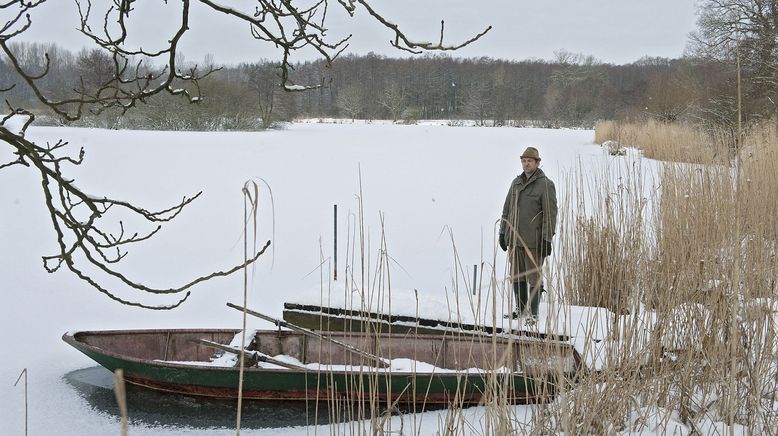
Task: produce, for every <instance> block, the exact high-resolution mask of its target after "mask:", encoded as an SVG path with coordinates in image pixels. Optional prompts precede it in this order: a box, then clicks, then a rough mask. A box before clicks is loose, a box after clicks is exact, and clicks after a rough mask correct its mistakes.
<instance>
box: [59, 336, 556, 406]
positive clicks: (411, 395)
mask: <svg viewBox="0 0 778 436" xmlns="http://www.w3.org/2000/svg"><path fill="white" fill-rule="evenodd" d="M144 332H156V333H157V334H159V331H137V333H138V334H143V333H144ZM180 332H193V333H191V334H192V335H193V336H208V333H213V332H215V330H203V331H183V330H179V331H174V333H173V334H177V333H180ZM218 332H219V334H213V335H212V336H211V337H213V336H219V335H221V336H222V337H223V336H225V335H227V336H228V335H231V334H234V333H236V331H231V330H224V331H218ZM99 333H102V334H105V332H81V333H74V334H67V333H66V334H65V335H63V340H65V342H67V343H69V344H70V345H72V346H73V347H75V348H76V349H78V350H79V351H81V352H83V353H84V354H86V355H87V356H89V357H90V358H91V359H93V360H94V361H96V362H97V363H99V364H100V365H102V366H104V367H105V368H107V369H109V370H110V371H115V370H116V369H118V368H121V369H122V370H123V371H124V376H125V379H126V380H127V381H128V382H130V383H133V384H136V385H139V386H145V387H148V388H151V389H157V390H161V391H167V392H175V393H181V394H187V395H202V396H210V397H228V398H229V397H236V396H237V386H238V382H239V369H238V368H234V367H221V366H209V365H205V364H203V365H197V364H189V363H184V364H182V363H171V362H168V361H160V360H155V359H141V358H135V357H132V356H124V355H122V354H120V353H117V352H114V351H110V350H106V349H101V348H99V347H97V346H94V345H90V344H88V343H86V342H85V341H82V340H79V336H86V335H90V334H93V335H94V334H99ZM109 334H110V332H109ZM123 334H125V335H126V334H127V332H123ZM168 335H170V333H168ZM222 341H223V342H224V340H223V339H222ZM167 347H168V345H166V348H167ZM167 352H168V350H167V349H166V350H165V354H167ZM359 368H361V369H360V370H358V371H340V370H332V371H330V370H308V369H306V370H300V371H297V370H289V369H271V368H259V367H249V368H245V371H244V381H243V386H244V387H243V396H244V398H251V399H279V400H305V399H309V400H310V399H320V400H340V399H354V400H357V399H365V400H367V399H375V398H376V397H377V398H378V399H380V400H382V401H392V402H394V401H399V402H403V403H411V402H424V403H444V404H450V403H462V404H471V403H475V402H478V401H480V400H481V399H482V398H483V396H484V395H485V394H487V393H490V392H491V393H497V392H499V393H500V394H499V395H501V397H500V398H504V399H506V400H508V401H510V402H513V403H517V402H528V401H532V402H537V401H544V400H547V399H549V398H551V397H553V395H554V390H555V389H554V383H553V380H554V379H555V378H552V377H536V378H530V377H527V376H526V374H518V373H505V372H486V373H468V372H461V371H458V372H439V373H423V372H417V373H410V372H405V373H404V372H388V371H386V370H380V369H376V368H372V367H359Z"/></svg>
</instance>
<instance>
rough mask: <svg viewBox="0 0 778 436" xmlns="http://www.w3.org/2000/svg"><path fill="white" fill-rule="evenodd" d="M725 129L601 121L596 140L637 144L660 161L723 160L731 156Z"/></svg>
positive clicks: (595, 132)
mask: <svg viewBox="0 0 778 436" xmlns="http://www.w3.org/2000/svg"><path fill="white" fill-rule="evenodd" d="M726 137H727V135H724V134H723V132H707V131H705V130H703V129H701V128H698V127H695V126H692V125H689V124H668V123H661V122H658V121H654V120H649V121H643V122H638V121H610V120H607V121H599V122H597V123H596V124H595V126H594V141H595V142H596V143H597V144H602V143H604V142H606V141H615V142H616V143H618V144H619V146H621V147H635V148H639V149H641V150H642V151H643V155H644V156H646V157H648V158H651V159H657V160H663V161H674V162H690V163H700V164H709V163H720V162H723V161H725V160H726V159H727V158H728V157H729V146H728V144H727V141H725V138H726Z"/></svg>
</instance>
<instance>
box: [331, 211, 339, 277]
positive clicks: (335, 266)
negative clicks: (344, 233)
mask: <svg viewBox="0 0 778 436" xmlns="http://www.w3.org/2000/svg"><path fill="white" fill-rule="evenodd" d="M333 211H334V214H335V218H334V219H333V220H332V223H333V226H334V227H335V231H334V232H333V235H334V236H333V238H334V243H333V247H334V248H333V255H332V259H333V262H332V264H333V267H332V276H333V277H334V280H335V281H338V205H337V204H334V205H333Z"/></svg>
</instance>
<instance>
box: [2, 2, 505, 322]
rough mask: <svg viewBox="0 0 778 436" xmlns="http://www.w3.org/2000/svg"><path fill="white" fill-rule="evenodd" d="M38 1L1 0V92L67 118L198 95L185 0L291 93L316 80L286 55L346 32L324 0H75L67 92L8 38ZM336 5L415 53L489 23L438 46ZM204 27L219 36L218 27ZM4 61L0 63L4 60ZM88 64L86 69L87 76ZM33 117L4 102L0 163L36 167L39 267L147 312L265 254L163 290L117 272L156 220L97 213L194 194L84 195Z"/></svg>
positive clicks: (336, 50)
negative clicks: (268, 55)
mask: <svg viewBox="0 0 778 436" xmlns="http://www.w3.org/2000/svg"><path fill="white" fill-rule="evenodd" d="M58 1H62V0H58ZM46 2H47V0H0V23H2V24H0V51H2V53H3V54H4V55H5V58H6V59H7V62H8V65H10V70H11V71H12V74H13V77H11V78H7V77H3V78H2V79H0V80H2V83H0V90H1V91H3V92H8V90H10V89H12V88H14V87H15V86H16V85H18V84H20V83H21V84H24V85H25V86H26V87H27V88H29V89H30V90H31V91H32V92H33V94H34V96H35V98H36V100H37V101H38V102H39V103H40V104H42V105H43V106H45V107H46V108H47V109H48V110H49V111H50V112H51V113H53V114H55V115H56V116H58V117H60V118H61V119H63V120H67V121H76V120H79V119H81V118H82V116H84V114H85V113H92V114H100V113H102V112H104V111H118V112H119V113H125V112H127V111H129V110H131V109H133V108H134V107H136V106H137V105H138V104H139V103H146V102H148V101H150V100H151V99H153V98H155V97H158V96H160V95H164V94H168V95H170V96H174V97H179V98H182V99H183V101H184V102H190V103H197V102H199V101H200V100H201V99H202V95H201V89H200V81H201V80H203V79H204V78H205V77H207V76H209V75H211V74H212V73H213V72H214V67H213V66H212V65H205V66H197V65H194V66H184V65H183V62H182V56H181V53H180V52H179V44H180V41H181V39H182V38H183V36H184V35H185V34H186V33H187V32H188V31H189V29H190V26H189V21H190V7H191V6H192V3H196V4H198V5H199V6H201V7H204V8H206V9H207V10H209V11H210V12H211V13H212V14H214V15H216V14H226V15H227V16H228V17H229V18H230V19H231V20H232V25H246V26H247V28H248V29H249V31H250V32H251V35H252V36H253V37H254V38H255V39H256V40H257V41H259V42H260V43H265V44H266V45H268V46H269V47H275V48H276V49H277V50H278V58H279V64H280V76H281V81H280V83H281V85H282V86H283V87H284V89H286V90H290V91H296V90H305V89H311V88H315V87H318V86H320V83H319V84H314V85H297V84H294V83H292V81H291V79H290V77H289V71H290V68H291V63H290V62H291V61H290V56H291V55H292V54H293V53H295V52H297V51H298V50H301V49H304V48H307V49H313V50H314V51H315V52H317V53H318V54H319V55H320V56H321V57H322V58H323V59H325V60H326V62H327V63H328V64H329V63H330V62H331V61H332V60H333V59H334V58H335V57H337V56H338V54H340V53H341V52H342V51H343V50H344V49H345V48H346V47H347V43H348V40H349V38H350V37H347V38H344V39H342V40H339V41H329V40H328V39H327V38H326V37H325V34H326V32H327V28H326V25H325V15H326V14H325V12H326V11H327V8H328V6H329V2H328V0H319V1H315V0H314V1H312V2H308V3H307V4H303V3H299V2H291V1H287V0H257V1H253V2H248V1H246V2H238V3H236V2H232V3H230V4H231V5H234V6H226V5H223V4H220V3H219V2H217V1H215V0H181V1H178V2H167V1H166V2H164V3H162V4H159V2H139V1H137V0H111V1H93V0H75V1H74V3H73V5H74V8H76V10H77V11H78V13H79V16H80V20H79V23H78V25H77V27H78V29H79V30H80V32H81V33H82V34H83V35H84V36H86V37H87V38H88V39H89V40H90V41H91V43H92V44H93V47H92V48H90V49H89V50H87V51H86V52H85V55H84V56H81V57H80V59H79V65H80V66H82V67H83V70H82V72H83V73H84V74H82V76H81V77H80V78H77V79H76V80H75V82H74V83H72V84H71V86H70V87H69V88H68V89H71V90H72V91H70V92H69V93H67V94H66V95H64V96H63V95H62V93H61V92H62V89H61V88H58V89H57V90H55V91H52V90H50V89H48V88H47V87H46V86H45V83H46V78H47V77H48V76H49V75H50V74H51V73H52V69H51V67H52V64H51V58H50V56H49V54H48V53H45V54H44V55H43V58H44V60H43V61H42V67H41V68H34V69H30V68H29V67H28V65H29V63H27V62H24V60H23V59H20V57H19V55H18V52H17V51H16V50H15V49H14V47H13V44H12V43H13V41H14V40H15V39H16V38H18V37H19V36H20V35H22V34H24V33H25V32H26V31H27V30H28V29H29V28H30V27H31V26H32V25H33V21H32V18H31V17H32V12H33V11H34V10H35V8H37V7H39V6H41V5H42V4H44V3H46ZM338 4H339V5H340V6H341V7H343V8H344V9H345V10H346V11H347V12H348V13H349V14H350V15H353V14H354V12H355V10H356V9H357V8H358V7H362V8H363V9H364V10H365V11H366V12H367V13H368V14H369V15H370V16H371V17H372V18H373V19H374V20H375V21H377V22H378V23H379V25H381V26H384V27H386V28H388V29H389V30H391V31H392V32H393V34H394V37H393V40H392V41H391V44H392V45H393V46H395V47H397V48H398V49H402V50H406V51H410V52H414V53H417V52H420V51H423V50H456V49H457V48H459V47H463V46H465V45H467V44H470V43H472V42H473V41H476V40H477V39H479V38H480V37H481V36H483V35H484V34H485V33H486V32H488V31H489V29H490V27H489V28H487V29H486V30H484V31H483V32H482V33H480V34H478V35H475V36H474V37H472V38H470V39H468V40H467V41H465V42H463V43H461V44H455V45H446V44H444V43H443V24H442V23H441V32H440V35H441V37H440V40H439V41H438V42H437V43H430V42H418V41H416V40H413V39H411V38H409V37H408V36H406V34H405V33H404V32H403V31H402V30H401V29H400V27H399V26H397V25H396V24H395V23H393V22H392V21H390V20H389V19H388V18H386V17H385V16H383V15H382V14H380V13H379V12H377V11H376V10H375V9H374V8H373V7H372V5H371V4H370V2H368V1H367V0H338ZM153 8H167V9H174V10H175V13H176V15H177V17H178V18H177V21H176V22H175V23H173V26H172V28H171V29H172V30H171V32H170V33H169V34H167V35H163V34H160V36H159V38H157V39H156V41H154V44H151V46H149V45H144V46H143V47H141V46H140V45H139V44H137V43H135V41H136V40H137V35H135V33H134V31H133V30H132V29H135V27H133V24H135V22H136V21H134V20H135V19H136V17H138V16H139V15H141V14H142V12H143V11H148V10H152V11H153ZM152 13H153V12H152ZM140 19H143V18H142V17H140ZM212 31H213V33H214V34H217V35H218V30H216V29H213V30H212ZM206 64H208V62H206ZM3 66H4V68H5V66H6V64H5V62H4V64H3ZM91 68H97V69H98V70H91ZM87 71H88V72H89V74H86V72H87ZM34 119H35V117H34V115H33V114H32V112H30V111H28V110H25V109H21V108H15V107H10V105H9V111H8V114H7V115H6V116H5V117H3V118H2V123H0V143H2V144H6V145H7V146H8V147H10V150H11V153H14V154H15V156H16V157H15V158H14V159H12V160H11V161H9V162H0V169H4V168H8V167H11V166H24V167H27V168H30V170H32V171H35V172H36V173H38V174H40V177H41V180H42V188H43V197H44V200H45V203H46V207H47V210H48V211H49V214H50V216H51V222H52V225H53V227H54V230H55V232H56V235H57V244H58V246H59V252H58V253H57V254H54V255H51V256H46V257H44V258H43V261H44V267H45V268H46V270H47V271H49V272H53V271H56V270H58V269H59V268H60V267H61V266H62V265H63V264H64V265H66V267H67V268H68V269H69V270H70V271H71V272H72V273H74V274H75V275H76V276H78V277H79V278H80V279H82V280H84V281H86V282H87V283H89V284H90V285H91V286H93V287H94V288H95V289H97V290H99V291H100V292H102V293H104V294H106V295H108V296H109V297H110V298H112V299H114V300H116V301H119V302H121V303H124V304H130V305H135V306H141V307H148V308H152V309H170V308H173V307H176V306H178V305H179V304H181V303H182V302H183V301H185V300H186V298H187V297H188V296H189V291H188V289H189V288H190V287H192V286H193V285H195V284H197V283H200V282H202V281H204V280H209V279H211V278H213V277H218V276H223V275H227V274H231V273H233V272H235V271H237V270H239V269H240V268H242V267H245V266H246V265H248V264H250V263H252V262H254V261H256V260H257V259H258V257H259V255H260V254H262V252H264V249H262V250H261V251H259V253H257V255H256V256H254V257H253V258H251V259H248V260H247V261H246V262H245V263H242V264H240V265H237V266H235V267H233V268H230V269H227V270H225V271H219V272H215V273H211V274H207V275H204V276H202V277H199V278H196V279H194V280H192V281H190V282H188V283H186V284H184V285H181V286H178V287H174V288H170V289H156V288H152V287H149V286H145V285H143V284H141V283H140V281H138V280H135V279H131V278H128V277H126V276H124V275H123V274H121V273H120V272H118V270H117V269H116V268H115V266H116V264H117V263H118V262H120V261H121V260H122V258H123V257H124V256H125V255H126V251H125V250H126V248H127V247H129V246H131V245H132V244H135V243H139V242H142V241H144V240H147V239H149V238H151V237H152V236H153V235H154V234H156V232H157V231H158V229H159V227H157V228H156V229H154V230H152V231H150V232H148V233H145V234H144V233H142V232H135V231H132V230H129V229H125V228H124V226H123V225H121V226H119V228H118V229H113V230H109V229H107V228H105V227H104V224H103V221H101V220H102V219H103V218H104V217H105V215H106V214H107V213H108V212H109V211H111V210H118V209H123V210H125V211H126V212H128V213H130V214H131V215H134V216H135V217H136V218H140V219H141V220H143V221H147V222H150V223H162V222H167V221H170V220H171V219H173V218H174V217H175V216H177V215H178V214H179V213H180V212H181V210H182V209H183V208H184V207H186V206H187V205H188V204H189V203H191V202H192V201H193V200H194V199H196V198H197V197H198V196H199V193H198V194H195V195H193V196H185V197H183V199H182V200H181V201H180V202H178V203H176V204H174V205H172V206H171V207H169V208H165V209H163V210H161V211H149V210H147V209H144V208H142V207H139V206H136V205H134V204H132V203H129V202H126V201H121V200H117V199H111V198H109V197H107V196H100V195H98V196H94V195H87V194H86V193H85V192H84V191H82V190H80V189H79V188H78V187H76V185H75V184H74V181H73V180H72V179H71V178H69V177H67V176H66V175H65V174H64V173H63V168H64V167H66V166H67V165H68V164H72V165H80V164H81V163H82V162H83V157H84V151H83V149H81V150H80V151H79V152H77V153H76V154H75V155H71V154H68V153H67V152H66V146H67V145H68V143H67V142H65V141H59V142H58V143H56V144H53V145H51V144H47V145H40V144H36V143H34V142H32V141H29V140H28V139H26V138H25V134H26V131H27V128H28V127H29V126H30V124H31V123H32V122H33V121H34ZM268 244H269V241H268ZM265 247H267V245H265ZM81 264H83V265H86V268H84V267H81V266H79V265H81ZM87 270H95V271H97V272H98V273H102V274H103V275H105V276H107V277H108V279H109V280H108V282H109V281H111V280H118V281H119V282H121V283H122V284H123V285H125V286H127V287H129V288H131V289H133V290H136V291H141V292H146V293H152V294H179V293H183V292H186V295H185V296H184V297H183V298H181V299H180V300H179V301H178V302H177V303H175V304H172V305H167V306H146V305H143V304H141V303H138V302H134V301H129V300H126V299H122V298H120V297H118V296H117V294H116V293H115V292H114V291H112V290H111V289H109V287H108V285H106V284H105V283H107V282H106V281H100V280H99V279H97V278H95V277H96V276H95V275H92V274H91V273H89V272H87Z"/></svg>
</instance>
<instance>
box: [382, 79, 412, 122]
mask: <svg viewBox="0 0 778 436" xmlns="http://www.w3.org/2000/svg"><path fill="white" fill-rule="evenodd" d="M378 103H379V104H380V105H381V106H382V107H384V108H386V110H387V111H389V116H390V117H391V118H392V121H397V120H399V119H400V117H402V116H403V112H405V109H406V108H407V107H408V97H407V95H406V94H405V90H404V89H403V88H402V86H401V85H399V84H397V83H392V84H389V86H387V87H386V89H385V90H384V95H383V96H381V99H380V101H379V102H378Z"/></svg>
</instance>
